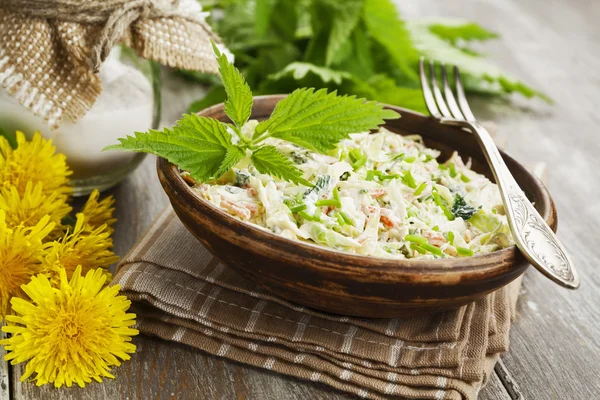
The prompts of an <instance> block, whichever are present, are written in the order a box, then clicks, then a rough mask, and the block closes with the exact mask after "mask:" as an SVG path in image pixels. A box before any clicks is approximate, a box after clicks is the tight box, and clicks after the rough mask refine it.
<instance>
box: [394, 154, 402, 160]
mask: <svg viewBox="0 0 600 400" xmlns="http://www.w3.org/2000/svg"><path fill="white" fill-rule="evenodd" d="M403 158H404V153H400V154H396V155H395V156H394V157H392V161H402V159H403Z"/></svg>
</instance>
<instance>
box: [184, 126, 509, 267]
mask: <svg viewBox="0 0 600 400" xmlns="http://www.w3.org/2000/svg"><path fill="white" fill-rule="evenodd" d="M255 126H256V122H254V121H250V122H249V123H248V124H247V126H245V127H244V129H245V130H247V131H248V134H251V133H252V130H253V129H254V127H255ZM267 142H268V144H271V145H274V146H276V147H277V148H278V149H279V150H281V151H282V152H283V153H285V154H287V155H289V156H290V158H291V159H292V160H293V161H294V162H295V163H296V164H297V166H298V168H300V169H301V170H302V171H303V175H304V178H305V179H307V180H308V181H309V182H311V183H313V185H314V186H313V187H312V188H308V187H305V186H302V185H296V184H293V183H290V182H287V181H283V180H280V179H278V178H274V177H272V176H270V175H264V174H260V173H259V172H258V171H257V170H256V169H255V168H254V167H252V166H251V165H250V166H248V165H247V163H246V164H243V163H240V164H238V165H237V166H236V167H234V168H233V173H231V174H227V175H226V176H225V177H222V178H220V180H219V181H218V182H210V183H207V184H196V185H195V186H194V188H195V189H196V191H197V192H198V193H199V194H200V196H202V197H203V198H204V199H206V200H208V201H209V202H211V203H212V204H214V205H215V206H217V207H219V208H221V209H222V210H224V211H225V212H227V213H229V214H230V215H232V216H234V217H236V218H239V219H241V220H243V221H247V222H249V223H252V224H255V225H258V226H260V227H262V228H265V229H268V230H270V231H271V232H273V233H275V234H278V235H281V236H284V237H286V238H289V239H293V240H300V241H308V242H313V243H317V244H319V245H322V246H326V247H329V248H333V249H337V250H342V251H348V252H352V253H356V254H362V255H367V256H375V257H387V258H425V259H427V258H429V259H433V258H440V257H444V258H445V257H465V256H469V255H471V254H483V253H489V252H492V251H495V250H498V249H500V248H504V247H508V246H510V245H512V244H513V243H514V242H513V239H512V237H511V235H510V229H509V227H508V224H507V220H506V216H505V215H504V207H503V206H502V200H501V198H500V194H499V191H498V187H497V186H496V185H495V184H493V183H492V182H490V181H489V180H488V179H487V178H486V177H485V176H483V175H481V174H478V173H476V172H474V171H472V170H471V169H470V168H469V167H470V161H469V162H467V163H466V164H465V163H464V162H463V160H462V159H461V157H460V156H459V155H458V154H457V153H454V154H453V155H452V157H451V158H450V159H449V160H447V161H446V162H445V163H443V164H440V163H439V162H438V161H437V157H439V155H440V153H439V152H438V151H437V150H433V149H430V148H427V147H425V145H424V144H423V140H422V138H421V137H419V136H416V135H411V136H410V137H409V136H401V135H398V134H395V133H392V132H390V131H388V130H386V129H384V128H382V129H380V130H379V132H377V133H373V134H369V133H368V132H365V133H356V134H352V135H350V139H347V140H344V141H342V142H341V143H340V145H339V146H338V148H337V149H336V150H334V151H332V152H331V153H330V154H326V155H324V154H318V153H314V152H310V151H307V150H306V149H303V148H301V147H298V146H295V145H293V144H291V143H289V142H284V141H281V140H278V139H273V138H270V139H268V140H267ZM365 157H366V162H364V158H365ZM357 158H358V159H359V160H360V162H357Z"/></svg>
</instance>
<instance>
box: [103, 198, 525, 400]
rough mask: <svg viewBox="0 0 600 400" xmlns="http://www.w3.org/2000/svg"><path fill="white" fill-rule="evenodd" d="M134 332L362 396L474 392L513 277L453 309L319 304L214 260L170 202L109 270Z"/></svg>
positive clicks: (513, 294)
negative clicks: (397, 312)
mask: <svg viewBox="0 0 600 400" xmlns="http://www.w3.org/2000/svg"><path fill="white" fill-rule="evenodd" d="M114 283H118V284H120V285H121V287H122V290H123V293H124V294H125V295H127V296H128V297H129V298H130V299H131V300H132V301H133V302H134V305H133V308H134V311H135V312H136V313H137V314H138V323H137V328H138V329H140V331H141V332H143V333H145V334H149V335H154V336H158V337H160V338H163V339H166V340H172V341H176V342H181V343H185V344H187V345H190V346H193V347H196V348H199V349H202V350H204V351H206V352H208V353H210V354H214V355H217V356H220V357H226V358H229V359H232V360H235V361H238V362H242V363H245V364H249V365H253V366H256V367H259V368H265V369H269V370H273V371H277V372H279V373H282V374H286V375H291V376H295V377H298V378H301V379H307V380H312V381H318V382H323V383H326V384H328V385H331V386H333V387H335V388H337V389H340V390H343V391H346V392H350V393H354V394H356V395H358V396H360V397H364V398H372V399H388V398H398V397H400V398H411V399H475V398H476V397H477V394H478V392H479V390H480V389H481V387H482V386H483V385H484V384H485V383H486V381H487V379H488V378H489V376H490V374H491V373H492V370H493V367H494V364H495V363H496V361H497V360H498V357H499V354H500V353H502V352H504V351H506V350H507V349H508V332H509V328H510V325H511V321H512V319H513V318H514V314H515V304H516V300H517V296H518V291H519V287H520V284H521V280H520V279H518V280H517V281H515V282H513V283H512V284H511V285H509V286H507V287H505V288H503V289H500V290H498V291H496V292H495V293H492V294H490V295H488V296H487V297H485V298H483V299H481V300H479V301H477V302H474V303H472V304H469V305H467V306H464V307H462V308H460V309H458V310H454V311H448V312H444V313H438V314H432V315H428V316H423V317H413V318H402V319H386V320H383V319H361V318H351V317H343V316H337V315H331V314H326V313H323V312H320V311H316V310H311V309H307V308H304V307H301V306H299V305H296V304H292V303H289V302H287V301H285V300H283V299H281V298H278V297H274V296H272V295H270V294H269V293H268V292H266V291H265V290H263V289H262V288H261V287H259V286H257V285H256V284H254V283H253V282H251V281H248V280H246V279H245V278H242V277H241V276H240V275H238V274H237V273H236V272H235V271H234V270H232V269H230V268H228V267H227V266H225V265H223V264H221V263H220V262H219V260H218V259H216V258H215V257H214V256H212V255H211V254H210V253H209V252H208V251H207V250H206V249H205V248H203V247H202V246H201V245H200V244H199V243H198V241H197V240H196V239H195V238H194V237H193V236H192V235H191V234H190V233H189V232H188V231H187V230H186V229H185V227H184V226H183V225H182V224H181V222H180V221H179V220H178V219H177V217H176V216H175V214H174V212H173V211H172V209H171V208H169V209H168V210H166V211H165V212H164V213H163V214H162V215H161V216H160V217H159V218H158V220H157V221H156V222H155V223H154V225H153V226H152V227H151V228H150V229H149V231H148V232H147V234H146V235H144V237H143V239H142V240H141V241H140V242H139V243H138V244H137V245H136V246H135V247H134V249H133V250H132V251H131V252H130V253H129V254H128V255H127V256H126V257H125V259H124V260H123V262H122V263H121V265H120V269H119V270H118V273H117V274H116V276H115V279H114Z"/></svg>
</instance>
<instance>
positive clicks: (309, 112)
mask: <svg viewBox="0 0 600 400" xmlns="http://www.w3.org/2000/svg"><path fill="white" fill-rule="evenodd" d="M213 48H214V51H215V54H216V55H217V61H218V63H219V72H220V73H221V79H222V81H223V86H224V87H225V90H226V92H227V99H226V100H225V107H224V108H225V113H226V114H227V116H228V117H229V118H230V119H231V121H232V123H225V122H221V121H218V120H216V119H213V118H208V117H203V116H199V115H195V114H186V115H183V117H182V119H181V120H179V121H178V122H177V124H176V126H174V127H173V128H172V129H167V128H165V129H164V130H163V131H157V130H150V131H148V132H145V133H144V132H136V133H135V135H134V136H127V137H126V138H121V139H119V142H120V144H115V145H112V146H108V147H106V148H105V150H126V151H135V152H144V153H152V154H156V155H157V156H159V157H163V158H166V159H167V160H169V161H170V162H171V163H173V164H175V165H177V166H179V168H181V169H182V170H185V171H188V172H189V173H190V175H191V177H192V178H194V179H195V180H196V181H199V182H209V181H211V180H214V179H218V178H219V177H221V176H222V175H223V174H225V173H226V172H227V171H229V170H230V169H231V168H233V167H234V166H235V165H236V164H238V163H239V162H240V161H242V160H243V159H245V158H247V157H248V158H249V160H250V163H251V164H252V165H253V166H254V167H255V168H256V169H257V170H258V172H260V173H262V174H269V175H271V176H275V177H278V178H280V179H284V180H287V181H290V182H294V183H296V184H302V185H306V186H313V185H312V183H310V182H308V181H307V180H306V179H304V178H303V176H302V171H301V170H300V169H298V167H296V165H295V164H294V162H293V161H292V160H291V159H290V158H289V157H288V156H287V155H285V154H283V153H282V152H281V151H279V150H278V149H277V148H276V147H275V146H272V145H268V144H265V141H266V139H268V138H278V139H282V140H286V141H288V142H291V143H294V144H296V145H298V146H301V147H304V148H306V149H309V150H311V151H316V152H320V153H327V152H329V151H331V150H334V149H335V148H336V146H337V144H338V143H339V142H340V141H341V140H343V139H346V138H348V137H349V134H350V133H355V132H364V131H368V130H371V129H376V128H377V127H378V126H379V125H380V124H382V123H383V122H384V119H396V118H399V117H400V115H399V114H398V113H396V112H394V111H392V110H386V109H384V108H383V105H381V104H379V103H376V102H373V101H366V100H365V99H358V98H356V96H338V95H337V94H336V92H332V93H327V90H325V89H321V90H315V89H308V88H302V89H297V90H295V91H294V92H293V93H292V94H290V95H289V96H287V97H286V98H285V99H283V100H281V101H280V102H279V103H277V105H276V107H275V109H274V110H273V113H272V114H271V116H270V118H269V119H267V120H265V121H262V122H260V123H259V124H258V125H257V126H256V128H255V129H254V132H253V133H252V135H246V134H244V133H243V131H242V127H243V126H244V124H246V122H248V119H249V118H250V115H251V113H252V104H253V101H252V91H251V90H250V87H249V86H248V84H247V83H246V81H245V80H244V77H243V76H242V74H241V73H240V72H239V71H238V70H237V69H236V68H235V67H234V66H233V65H232V64H230V63H229V61H228V60H227V57H226V56H225V55H224V54H222V53H221V52H219V50H218V49H217V48H216V46H214V45H213ZM234 136H235V137H237V140H232V139H233V137H234Z"/></svg>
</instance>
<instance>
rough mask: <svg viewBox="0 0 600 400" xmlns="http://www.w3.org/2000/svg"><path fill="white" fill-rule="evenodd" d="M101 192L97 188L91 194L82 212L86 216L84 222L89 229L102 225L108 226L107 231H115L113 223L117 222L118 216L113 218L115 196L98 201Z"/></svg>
mask: <svg viewBox="0 0 600 400" xmlns="http://www.w3.org/2000/svg"><path fill="white" fill-rule="evenodd" d="M99 197H100V192H99V191H98V190H97V189H94V191H93V192H92V193H91V194H90V197H89V199H88V201H87V202H86V203H85V206H84V207H83V210H81V213H82V214H83V216H84V220H83V224H84V226H86V229H87V230H92V229H95V228H99V227H101V226H102V225H105V224H106V226H107V232H110V233H113V232H114V229H113V225H114V224H115V222H117V219H116V218H113V213H114V212H115V198H114V197H113V196H112V195H111V196H107V197H106V198H104V199H103V200H101V201H98V198H99Z"/></svg>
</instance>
